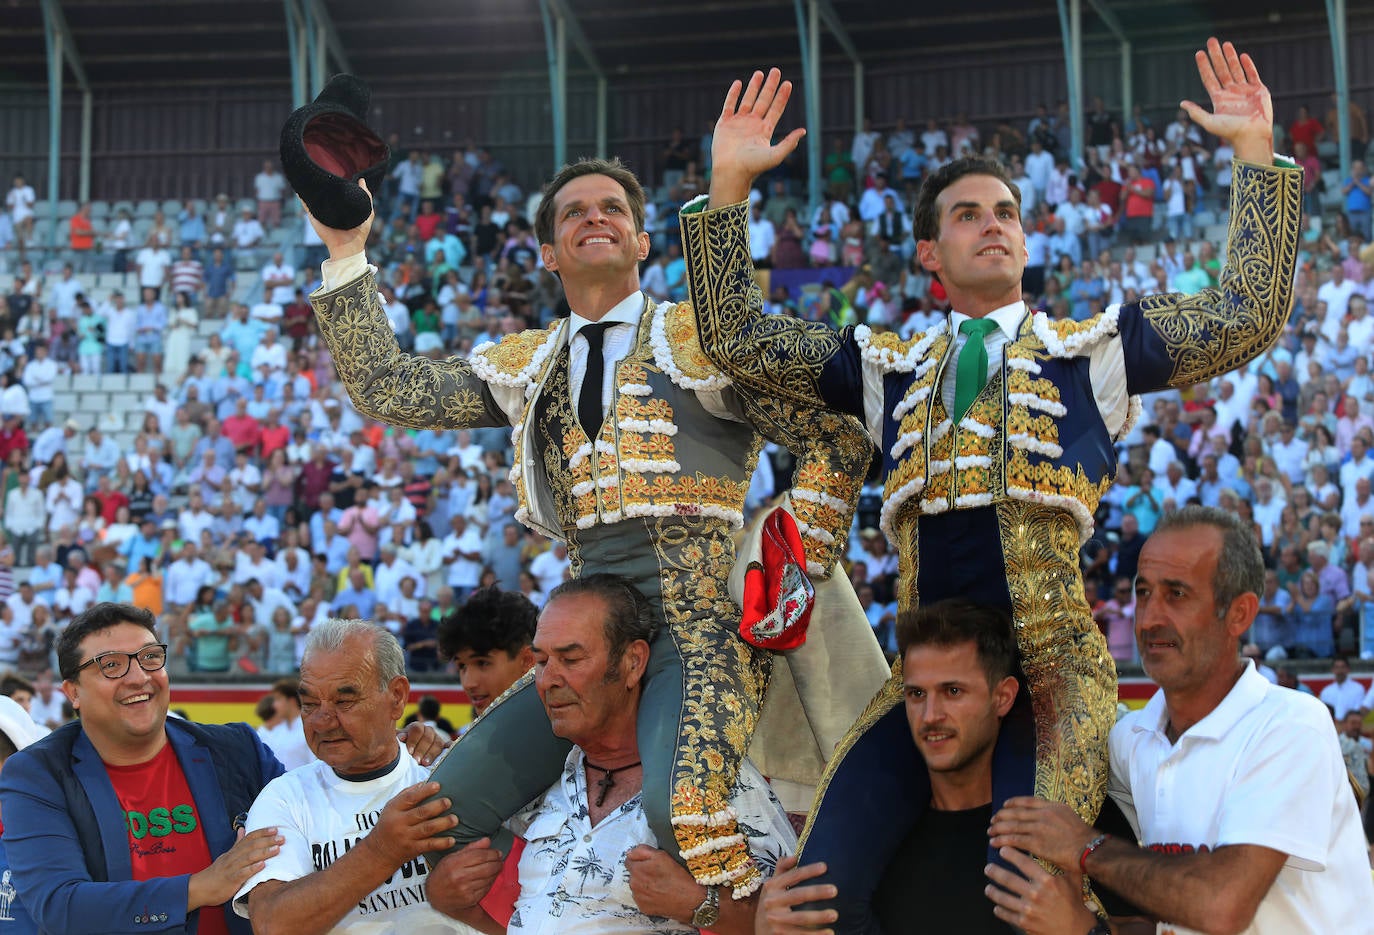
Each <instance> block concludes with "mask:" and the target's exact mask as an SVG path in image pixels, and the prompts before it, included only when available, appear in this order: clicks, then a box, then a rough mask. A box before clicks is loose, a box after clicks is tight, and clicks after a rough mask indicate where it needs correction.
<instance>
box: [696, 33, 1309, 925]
mask: <svg viewBox="0 0 1374 935" xmlns="http://www.w3.org/2000/svg"><path fill="white" fill-rule="evenodd" d="M1197 63H1198V71H1199V75H1200V77H1201V78H1202V81H1203V84H1204V86H1205V87H1206V89H1207V90H1208V93H1209V94H1210V96H1211V98H1212V103H1213V106H1214V109H1215V113H1208V112H1206V111H1205V110H1203V109H1202V108H1201V107H1198V106H1196V105H1192V104H1190V105H1189V112H1190V113H1191V114H1192V116H1193V118H1194V120H1195V121H1196V122H1197V123H1198V124H1199V125H1200V126H1201V127H1203V128H1204V129H1206V130H1207V131H1208V132H1211V133H1213V134H1215V135H1218V136H1221V137H1223V138H1226V139H1228V140H1229V141H1230V142H1231V143H1232V144H1233V146H1234V148H1235V151H1236V153H1237V160H1236V162H1235V164H1234V169H1233V171H1234V173H1235V175H1236V184H1235V185H1233V191H1234V192H1235V193H1236V202H1235V205H1234V209H1233V222H1232V224H1231V238H1230V248H1229V254H1228V264H1227V269H1226V271H1225V273H1224V274H1223V276H1222V286H1221V287H1220V288H1218V289H1215V290H1205V291H1204V292H1202V293H1199V294H1198V295H1194V296H1187V297H1185V296H1181V295H1157V296H1149V297H1147V298H1145V299H1141V300H1140V301H1138V302H1132V303H1127V304H1124V305H1115V304H1114V305H1112V306H1110V307H1109V308H1107V309H1106V310H1105V311H1104V312H1102V313H1101V314H1099V315H1096V316H1093V317H1092V318H1089V319H1088V320H1086V321H1083V322H1069V321H1054V322H1052V321H1051V320H1050V319H1049V318H1048V317H1047V316H1045V315H1043V314H1038V313H1034V312H1033V311H1032V310H1031V309H1030V308H1029V307H1028V306H1027V305H1026V303H1025V302H1024V301H1023V296H1022V289H1021V282H1022V277H1023V273H1024V268H1025V262H1026V243H1025V232H1024V230H1023V226H1022V218H1021V211H1020V203H1019V201H1018V191H1017V190H1016V188H1015V186H1014V184H1013V183H1012V180H1011V178H1010V177H1009V175H1008V174H1007V172H1006V169H1005V168H1004V167H1003V166H1002V165H1001V164H1000V163H998V162H996V161H995V160H991V159H984V158H979V157H973V158H967V159H959V160H955V161H954V162H951V163H949V164H948V165H945V166H943V167H942V168H940V169H938V170H936V171H935V172H934V173H932V174H931V176H930V177H929V178H928V179H927V180H926V183H925V185H924V187H923V189H922V191H921V194H920V196H919V198H918V200H917V205H916V210H915V220H914V223H913V228H914V236H915V238H916V241H917V255H918V256H919V257H920V259H921V262H922V264H923V265H924V266H925V267H926V269H927V270H928V271H930V272H931V273H932V274H933V275H935V276H937V277H938V278H939V280H940V282H941V284H942V286H943V288H944V289H945V291H946V293H947V294H948V297H949V304H950V306H951V308H952V312H951V315H950V318H949V322H948V324H946V323H943V322H942V323H940V324H939V325H937V326H936V327H934V328H932V329H931V330H930V331H927V332H926V333H924V334H920V335H914V336H912V337H911V338H910V339H909V340H906V341H903V340H900V339H899V338H898V336H896V335H893V334H878V333H875V332H872V331H870V330H869V329H868V328H866V327H858V328H846V329H844V330H842V331H838V332H836V331H835V330H833V329H831V328H829V327H826V326H825V325H823V324H818V323H814V322H804V321H799V320H797V319H793V318H788V317H786V316H780V315H762V314H760V303H759V300H758V295H757V291H758V290H757V287H756V285H755V284H754V279H753V276H752V273H751V270H750V267H749V252H748V242H747V236H746V234H745V232H746V230H747V224H746V215H747V203H748V192H749V187H750V184H751V182H752V180H753V178H755V177H756V176H757V175H759V174H761V173H762V172H764V171H767V170H768V169H770V168H772V167H773V166H774V165H776V164H777V163H779V162H780V161H781V159H782V158H784V157H785V156H786V154H787V153H788V152H790V151H791V149H792V148H793V146H795V144H796V140H797V139H798V138H799V137H800V131H793V132H792V134H790V135H789V136H788V137H787V138H786V139H784V140H783V141H782V142H780V143H778V144H776V145H774V144H773V143H772V136H773V132H774V130H775V129H776V127H777V124H778V120H779V118H780V117H781V115H782V113H783V110H784V107H785V104H786V98H787V95H788V94H789V93H790V86H784V85H783V84H782V83H781V76H780V75H779V74H778V73H777V72H776V70H775V71H773V72H771V73H770V74H769V75H768V76H767V78H765V77H764V75H763V74H762V73H759V72H756V73H755V74H754V76H753V77H752V78H751V80H750V81H749V84H748V85H747V87H742V86H741V84H740V83H736V84H735V85H734V86H733V87H732V88H731V92H730V94H729V95H728V96H727V98H726V101H725V107H724V108H723V110H722V113H721V118H720V121H719V122H718V123H717V126H716V132H715V135H714V137H713V139H714V144H713V145H714V150H713V152H714V159H713V171H712V175H711V195H710V199H709V204H708V205H707V206H704V207H706V210H703V211H691V210H690V207H689V210H688V211H685V212H684V214H683V217H682V234H683V242H684V245H685V248H686V249H685V252H686V254H687V255H688V256H689V260H688V267H689V268H690V269H691V270H692V271H693V275H692V276H691V277H690V280H689V281H690V285H691V290H692V297H693V300H694V301H693V307H694V311H695V314H696V317H697V324H698V328H699V331H700V334H701V344H702V349H703V352H704V353H705V354H706V356H707V357H708V358H709V359H710V360H711V361H712V362H713V363H715V364H716V365H717V366H719V367H720V368H721V370H722V371H723V372H725V373H728V374H729V375H730V377H731V379H733V380H735V381H736V382H737V383H739V384H741V385H745V386H748V387H750V388H751V389H753V390H756V391H759V392H765V393H778V394H780V395H783V396H785V397H786V398H788V399H791V400H792V401H793V402H795V403H796V404H798V405H804V406H810V407H817V408H822V409H828V410H830V411H833V412H839V413H845V414H849V415H853V416H857V417H861V418H863V419H864V420H865V422H866V424H867V426H868V429H869V434H870V437H871V438H873V439H874V440H875V441H876V442H877V443H878V444H879V445H881V446H882V449H883V460H884V465H883V473H884V475H885V497H884V505H883V511H882V518H881V523H880V526H881V528H882V529H883V530H884V531H885V532H886V533H887V535H888V538H889V539H890V540H891V541H892V542H893V543H894V544H896V545H897V546H898V548H899V551H900V553H901V560H902V562H903V565H904V567H907V568H910V569H912V571H911V573H909V574H906V575H903V576H902V578H901V585H902V587H901V593H900V594H899V595H898V598H899V607H900V608H901V609H904V610H906V609H913V608H914V607H915V606H917V604H918V602H927V601H932V600H939V599H941V598H944V597H951V596H962V597H967V598H970V599H973V600H976V601H978V602H979V603H987V604H995V605H1000V606H1002V607H1005V608H1007V609H1008V610H1010V611H1011V612H1012V615H1013V618H1014V619H1015V620H1016V633H1017V637H1018V643H1019V648H1020V650H1021V664H1022V666H1023V667H1024V669H1025V672H1026V677H1027V680H1028V682H1029V684H1030V686H1031V692H1030V695H1031V699H1032V702H1033V704H1034V706H1035V708H1036V709H1037V718H1038V720H1039V723H1038V724H1037V729H1036V730H1035V732H1034V740H1035V742H1036V743H1037V746H1038V749H1037V751H1036V757H1035V763H1034V768H1033V769H1030V770H1026V769H1023V768H1022V767H1023V766H1024V764H1020V765H1015V764H1010V763H1009V764H1007V765H1006V767H1005V768H1004V767H1003V766H1002V765H1001V764H994V797H995V798H997V799H998V800H999V801H1000V800H1001V799H1002V798H1003V797H1005V796H1007V795H1011V794H1014V792H1015V790H1019V791H1020V792H1022V793H1029V792H1031V791H1032V789H1034V788H1040V789H1045V790H1052V791H1053V794H1054V795H1055V796H1056V797H1058V798H1060V799H1061V800H1063V801H1066V802H1069V803H1071V804H1072V805H1073V806H1074V808H1075V809H1076V810H1077V811H1078V812H1079V814H1081V815H1083V816H1084V817H1089V816H1091V815H1094V814H1095V813H1096V812H1097V810H1098V809H1099V808H1100V806H1101V802H1102V799H1103V796H1104V794H1105V789H1106V779H1107V757H1106V738H1107V734H1108V732H1109V730H1110V728H1111V725H1112V723H1113V720H1114V718H1115V714H1116V679H1115V672H1114V667H1113V665H1112V663H1111V658H1110V656H1109V655H1108V652H1107V647H1106V645H1105V642H1104V640H1103V638H1102V635H1101V633H1100V631H1099V630H1098V628H1097V626H1096V624H1095V623H1094V621H1093V619H1092V613H1091V609H1090V606H1089V604H1088V602H1087V599H1086V597H1085V595H1084V591H1083V586H1082V578H1081V573H1080V570H1079V547H1080V545H1081V543H1082V542H1083V541H1084V540H1086V539H1088V538H1089V537H1090V536H1091V535H1092V533H1093V528H1094V522H1093V515H1094V513H1095V511H1096V509H1097V507H1098V505H1099V502H1100V500H1101V497H1102V494H1103V493H1104V492H1105V491H1106V490H1107V489H1108V488H1109V487H1110V485H1111V483H1112V479H1113V478H1114V477H1115V476H1116V470H1117V456H1116V452H1115V449H1114V444H1115V441H1116V440H1117V439H1120V438H1122V437H1124V436H1125V435H1126V434H1127V432H1128V431H1129V430H1130V426H1131V424H1132V423H1133V422H1134V421H1135V419H1136V418H1137V417H1138V415H1139V412H1140V408H1139V407H1140V404H1139V401H1138V400H1133V399H1132V397H1133V396H1136V395H1137V394H1140V393H1144V392H1150V391H1153V390H1162V389H1164V388H1166V387H1184V386H1191V385H1193V384H1196V383H1200V382H1204V381H1206V380H1208V379H1210V378H1212V377H1214V376H1217V375H1220V374H1222V373H1225V372H1227V371H1229V370H1231V369H1234V368H1235V367H1237V366H1239V365H1241V364H1243V363H1245V362H1246V361H1249V360H1251V359H1253V358H1254V357H1256V356H1258V355H1259V354H1260V353H1261V352H1262V351H1263V350H1264V349H1265V348H1266V347H1268V346H1269V345H1270V344H1272V343H1273V341H1274V340H1276V339H1277V337H1278V336H1279V335H1280V334H1281V333H1282V331H1283V327H1284V324H1285V323H1286V321H1287V318H1288V312H1289V306H1290V304H1291V300H1292V289H1291V283H1292V279H1293V270H1294V267H1295V265H1296V259H1297V249H1298V237H1297V231H1298V230H1299V225H1298V219H1299V215H1300V213H1301V202H1302V173H1301V171H1300V170H1299V169H1296V168H1294V167H1291V166H1283V165H1275V162H1274V157H1273V139H1272V133H1273V127H1272V119H1271V117H1270V116H1269V115H1270V113H1271V103H1270V97H1269V92H1268V89H1267V88H1265V87H1264V85H1263V83H1262V82H1261V81H1260V79H1259V75H1258V73H1257V72H1256V70H1255V68H1254V63H1253V62H1251V61H1250V59H1249V57H1248V56H1240V55H1238V54H1237V53H1236V50H1235V49H1234V48H1233V47H1232V46H1231V45H1229V44H1227V45H1226V46H1224V47H1223V46H1222V45H1221V44H1220V43H1218V42H1217V41H1216V40H1210V41H1209V42H1208V48H1207V50H1206V51H1205V52H1200V53H1199V54H1198V55H1197ZM741 92H742V93H741ZM811 129H812V131H813V132H815V131H817V130H819V128H816V127H813V128H811ZM1261 244H1263V245H1264V246H1262V247H1261V246H1260V245H1261ZM1256 270H1259V271H1260V275H1259V277H1258V278H1255V277H1254V276H1252V275H1251V273H1252V272H1253V271H1256ZM1237 320H1244V321H1245V322H1247V326H1246V328H1245V329H1243V330H1242V331H1238V330H1237V329H1236V327H1235V322H1236V321H1237ZM990 559H991V561H990ZM893 677H894V680H895V679H898V678H900V675H899V674H897V673H894V676H893ZM887 697H888V700H889V702H890V704H891V707H890V708H889V709H888V711H887V712H886V714H885V716H888V717H892V718H894V719H895V718H898V717H899V714H900V713H899V712H897V709H896V695H889V696H887ZM873 720H875V721H876V720H878V718H876V717H875V718H874V719H873ZM866 742H867V741H866V738H864V737H860V738H858V740H857V742H856V743H855V744H854V745H853V746H851V747H849V748H847V749H846V750H845V752H844V760H847V759H848V758H849V757H856V762H866V761H865V760H864V757H863V756H862V751H861V749H860V748H861V747H862V746H864V745H865V743H866ZM844 760H840V761H839V762H838V763H837V762H836V761H832V763H831V772H830V773H829V774H828V775H829V779H828V782H829V789H830V790H831V792H830V794H831V795H833V794H834V790H835V789H836V785H837V783H838V782H839V781H840V775H841V772H842V771H844V770H845V765H844ZM826 781H827V780H823V783H824V782H826ZM852 781H853V782H854V783H868V784H871V782H872V777H871V774H870V773H867V772H864V770H863V769H862V768H861V769H860V770H859V771H858V772H857V773H856V775H855V776H854V777H853V778H852ZM847 788H850V789H854V790H856V791H855V792H854V793H853V794H855V795H859V794H861V793H858V792H857V789H858V786H857V785H856V786H847ZM868 801H871V802H872V807H873V809H874V811H873V812H872V813H871V815H870V816H869V817H868V818H866V819H864V820H860V821H858V822H857V824H858V825H859V826H861V827H863V828H864V834H863V835H862V836H856V835H855V834H854V833H853V828H854V825H855V822H853V821H849V822H844V821H841V822H838V823H835V824H831V823H829V822H827V821H826V820H825V817H824V813H825V802H822V804H821V807H820V809H819V810H818V814H816V815H815V817H814V818H813V826H812V829H813V830H812V833H811V835H810V836H809V837H808V838H807V842H806V847H807V851H806V856H807V857H808V858H809V859H824V860H825V861H826V863H827V864H828V867H829V874H830V876H829V877H828V879H829V880H830V881H831V882H835V883H836V884H837V885H838V887H839V891H840V894H841V898H844V895H845V894H846V893H855V892H861V890H862V886H863V883H864V880H865V879H866V878H868V877H870V876H871V875H872V873H871V871H872V868H871V866H869V862H868V860H866V859H865V858H866V857H867V856H869V855H872V854H875V853H883V852H885V851H888V850H890V849H891V848H892V847H894V846H895V845H896V843H897V842H898V841H900V839H901V836H902V835H903V834H904V833H905V832H906V830H908V825H907V824H905V823H904V822H900V821H892V820H890V819H889V814H888V812H887V811H886V809H887V808H888V806H889V803H888V802H887V801H886V800H885V799H884V798H883V797H881V796H870V797H868ZM919 804H920V805H921V806H924V804H925V803H919ZM910 817H913V818H914V815H912V816H910ZM832 848H833V849H832ZM868 911H869V910H868V907H867V906H866V905H864V904H863V903H862V902H860V903H858V904H856V905H852V906H846V907H845V908H844V909H841V911H840V920H841V926H842V928H843V930H844V931H855V930H865V929H866V928H867V927H868V922H867V920H866V918H865V916H866V914H867V913H868Z"/></svg>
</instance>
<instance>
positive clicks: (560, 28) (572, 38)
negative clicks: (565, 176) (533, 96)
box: [539, 0, 609, 172]
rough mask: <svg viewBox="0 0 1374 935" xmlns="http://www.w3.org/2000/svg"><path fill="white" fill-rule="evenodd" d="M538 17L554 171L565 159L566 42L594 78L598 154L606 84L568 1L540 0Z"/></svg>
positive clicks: (602, 142) (603, 146) (603, 137)
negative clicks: (546, 67)
mask: <svg viewBox="0 0 1374 935" xmlns="http://www.w3.org/2000/svg"><path fill="white" fill-rule="evenodd" d="M539 17H540V19H541V20H543V22H544V49H545V55H546V58H547V59H548V65H549V92H550V98H551V100H552V101H553V115H552V116H553V169H554V171H555V172H557V171H558V170H559V169H561V168H562V167H563V166H564V165H565V164H566V163H567V161H568V43H569V42H571V43H572V45H573V48H575V49H577V54H578V55H579V56H581V57H582V60H583V61H584V62H585V63H586V65H587V67H588V68H589V69H591V72H592V75H593V76H594V77H595V78H596V154H597V155H598V156H601V157H604V156H605V155H606V124H607V113H608V108H607V101H608V99H609V87H608V81H607V78H606V73H605V72H604V71H603V70H602V68H601V63H600V62H599V61H598V60H597V57H596V53H595V52H593V51H592V44H591V43H590V42H589V41H588V40H587V35H586V33H584V32H583V31H582V26H581V24H579V23H578V21H577V17H576V16H575V15H574V14H573V11H572V10H571V9H570V8H569V6H568V3H567V0H539Z"/></svg>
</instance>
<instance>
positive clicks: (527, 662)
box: [515, 643, 534, 672]
mask: <svg viewBox="0 0 1374 935" xmlns="http://www.w3.org/2000/svg"><path fill="white" fill-rule="evenodd" d="M515 661H516V662H518V663H520V668H521V669H523V670H525V671H526V672H528V671H529V670H530V669H533V668H534V647H533V646H531V645H529V644H528V643H526V644H525V645H524V646H522V647H521V648H520V652H518V653H516V654H515Z"/></svg>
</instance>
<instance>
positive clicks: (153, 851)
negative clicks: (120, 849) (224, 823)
mask: <svg viewBox="0 0 1374 935" xmlns="http://www.w3.org/2000/svg"><path fill="white" fill-rule="evenodd" d="M105 770H106V772H108V773H109V774H110V782H111V784H112V785H113V786H114V792H115V797H116V798H117V799H118V800H119V807H120V809H121V810H122V811H123V812H124V826H125V828H127V829H128V832H129V859H130V860H131V861H132V863H133V868H134V879H135V880H154V879H157V878H159V877H175V876H181V875H182V874H186V873H198V872H199V871H201V870H204V869H205V868H206V867H208V866H210V845H209V844H208V843H207V842H206V840H205V830H204V828H202V827H201V821H200V814H199V813H198V812H197V811H196V801H195V799H194V798H192V797H191V788H190V786H188V785H187V784H186V774H185V773H184V772H182V770H181V763H180V762H178V761H177V755H176V751H175V750H173V749H172V745H171V744H170V743H169V744H166V745H164V746H163V748H162V751H161V752H160V753H158V755H157V756H155V757H153V758H152V759H151V760H149V761H148V762H146V763H139V764H137V765H135V766H111V765H110V764H109V763H106V764H105ZM198 931H199V932H200V933H201V935H229V927H228V925H227V924H226V923H225V921H224V908H223V907H221V906H206V907H204V908H203V909H201V910H200V926H199V928H198Z"/></svg>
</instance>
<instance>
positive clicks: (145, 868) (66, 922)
mask: <svg viewBox="0 0 1374 935" xmlns="http://www.w3.org/2000/svg"><path fill="white" fill-rule="evenodd" d="M57 658H58V669H59V671H60V672H61V674H62V691H63V693H64V694H65V695H66V696H67V699H68V700H69V701H70V702H71V704H72V707H73V708H75V709H76V711H77V713H78V715H80V719H79V720H77V721H75V722H73V723H70V724H67V725H64V726H63V727H61V728H59V729H58V730H55V731H53V732H52V733H51V734H49V735H48V736H47V737H45V738H43V739H42V740H41V741H39V742H38V743H35V744H32V745H31V746H29V747H28V748H27V749H25V750H22V751H20V752H19V753H17V754H15V755H14V756H12V757H10V758H9V759H8V760H7V761H6V762H5V770H4V773H3V776H0V812H3V814H4V816H5V846H6V849H7V851H8V854H9V858H10V866H11V868H12V869H13V871H14V877H13V880H14V884H15V886H16V887H17V889H18V891H19V898H20V899H21V900H22V901H23V903H24V905H25V906H26V907H27V908H28V909H29V911H30V912H31V913H32V914H33V917H34V919H35V921H37V923H38V926H39V928H40V930H42V931H46V932H101V933H111V935H113V933H121V932H138V933H146V932H158V931H187V932H196V933H198V935H207V933H213V935H226V933H230V932H233V933H242V935H248V933H250V932H251V926H250V925H249V923H248V922H247V921H246V920H244V919H240V918H238V917H237V916H236V915H234V914H233V913H232V912H226V911H225V904H226V903H227V902H228V901H229V900H230V899H232V898H233V896H234V894H235V893H236V892H237V891H238V888H239V887H240V886H241V885H242V884H243V882H244V881H246V880H247V879H248V878H249V877H250V876H251V875H252V874H253V873H255V872H257V871H258V870H259V869H261V868H262V866H263V863H264V861H266V859H267V858H269V857H271V856H272V855H274V854H275V853H277V849H278V847H279V845H280V844H281V843H282V839H281V838H280V837H278V836H277V832H276V829H275V828H263V829H260V830H258V831H255V832H254V833H252V834H248V835H242V836H239V837H238V838H237V840H236V827H235V823H236V819H235V816H242V815H244V814H246V813H247V811H248V808H249V806H250V805H251V804H252V802H253V799H254V798H255V797H256V796H257V795H258V793H259V792H261V791H262V788H263V787H264V786H265V785H267V783H268V782H269V781H270V780H272V779H273V778H275V777H276V776H279V775H281V773H282V772H283V770H282V765H281V763H279V762H278V761H277V759H276V757H274V756H273V755H272V753H271V751H270V750H268V749H267V747H266V746H264V745H263V743H262V742H261V741H260V740H259V739H258V737H257V735H256V734H255V733H254V732H253V730H252V729H251V728H249V727H248V726H247V725H246V724H228V725H215V724H196V723H194V722H191V721H185V720H181V719H179V718H171V719H169V718H168V717H167V706H168V701H169V696H170V692H171V689H170V686H169V684H168V678H167V670H166V665H167V646H166V645H165V644H163V643H161V642H159V641H158V634H157V627H156V621H155V620H154V618H153V615H152V614H151V613H149V612H148V611H146V610H143V609H142V608H139V607H135V606H133V605H131V604H113V603H101V604H97V605H95V606H94V607H92V608H90V609H89V610H87V611H85V612H84V613H82V614H80V615H78V616H77V617H76V618H75V619H74V620H73V621H72V622H71V624H70V625H69V626H68V627H67V629H66V630H64V631H63V632H62V635H61V636H60V637H58V640H57ZM427 738H428V735H425V736H423V737H422V738H421V739H422V741H425V742H424V744H423V745H424V746H425V749H424V750H423V751H421V753H420V754H417V755H420V756H422V757H424V758H428V756H429V754H430V753H431V752H433V751H432V750H431V749H430V744H429V743H428V742H427Z"/></svg>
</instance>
